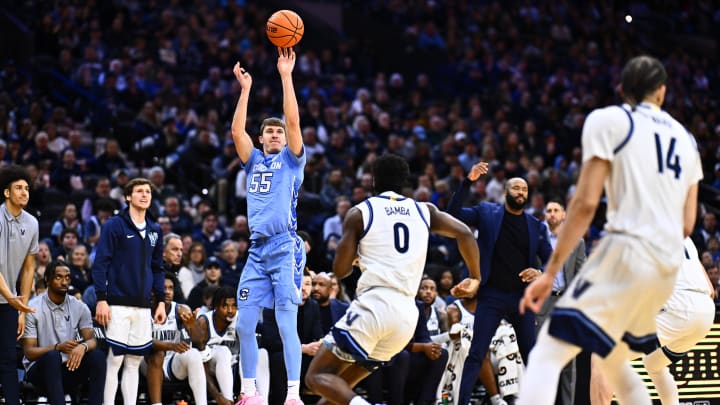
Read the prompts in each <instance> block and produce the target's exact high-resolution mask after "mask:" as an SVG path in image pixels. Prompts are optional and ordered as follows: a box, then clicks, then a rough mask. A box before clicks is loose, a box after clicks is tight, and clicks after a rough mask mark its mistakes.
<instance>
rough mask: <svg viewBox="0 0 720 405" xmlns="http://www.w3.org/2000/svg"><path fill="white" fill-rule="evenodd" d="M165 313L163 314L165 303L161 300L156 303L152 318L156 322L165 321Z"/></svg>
mask: <svg viewBox="0 0 720 405" xmlns="http://www.w3.org/2000/svg"><path fill="white" fill-rule="evenodd" d="M165 319H166V314H165V303H164V302H161V303H159V304H158V306H157V309H156V310H155V316H153V320H154V321H155V323H157V324H161V323H165Z"/></svg>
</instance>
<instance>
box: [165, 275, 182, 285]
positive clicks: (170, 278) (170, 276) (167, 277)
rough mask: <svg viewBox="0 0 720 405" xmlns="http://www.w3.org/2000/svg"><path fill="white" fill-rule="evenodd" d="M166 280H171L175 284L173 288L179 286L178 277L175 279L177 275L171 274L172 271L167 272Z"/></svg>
mask: <svg viewBox="0 0 720 405" xmlns="http://www.w3.org/2000/svg"><path fill="white" fill-rule="evenodd" d="M165 280H170V281H172V282H173V287H175V286H177V285H178V284H179V283H178V279H177V277H175V274H173V272H171V271H166V272H165Z"/></svg>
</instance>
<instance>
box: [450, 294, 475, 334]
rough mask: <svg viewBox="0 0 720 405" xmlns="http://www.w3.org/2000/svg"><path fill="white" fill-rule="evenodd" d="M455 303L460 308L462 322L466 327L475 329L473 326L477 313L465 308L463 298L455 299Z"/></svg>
mask: <svg viewBox="0 0 720 405" xmlns="http://www.w3.org/2000/svg"><path fill="white" fill-rule="evenodd" d="M453 304H455V305H456V306H457V307H458V309H459V310H460V323H461V324H462V325H464V326H465V327H466V328H468V329H470V330H473V326H474V325H475V314H474V313H472V312H470V311H468V310H467V308H465V306H464V305H463V303H462V300H461V299H459V300H455V302H453Z"/></svg>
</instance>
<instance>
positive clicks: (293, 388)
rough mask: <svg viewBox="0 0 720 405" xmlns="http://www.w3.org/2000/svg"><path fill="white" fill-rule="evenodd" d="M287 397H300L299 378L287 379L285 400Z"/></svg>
mask: <svg viewBox="0 0 720 405" xmlns="http://www.w3.org/2000/svg"><path fill="white" fill-rule="evenodd" d="M288 399H300V380H292V381H291V380H288V390H287V397H285V400H286V401H287V400H288Z"/></svg>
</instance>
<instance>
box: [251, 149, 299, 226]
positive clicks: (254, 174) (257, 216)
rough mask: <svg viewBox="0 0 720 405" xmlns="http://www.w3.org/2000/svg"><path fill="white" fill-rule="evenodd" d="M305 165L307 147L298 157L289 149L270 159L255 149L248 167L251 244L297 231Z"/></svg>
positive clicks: (269, 156)
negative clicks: (300, 191)
mask: <svg viewBox="0 0 720 405" xmlns="http://www.w3.org/2000/svg"><path fill="white" fill-rule="evenodd" d="M305 161H306V156H305V148H304V147H303V151H302V155H301V156H299V157H298V156H295V154H294V153H292V152H291V151H290V149H289V148H288V147H287V146H285V147H284V148H283V149H282V150H281V151H280V152H279V153H277V154H273V155H267V156H265V155H264V154H263V153H262V152H261V151H260V150H258V149H255V148H253V151H252V153H251V154H250V158H249V159H248V162H247V163H246V164H245V170H246V171H247V180H246V182H247V191H248V192H247V206H248V225H249V227H250V239H251V240H259V239H263V238H268V237H271V236H273V235H277V234H281V233H286V232H288V231H290V232H295V231H296V230H297V213H296V211H295V207H296V206H297V197H298V191H299V190H300V185H301V184H302V182H303V177H304V168H305Z"/></svg>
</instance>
